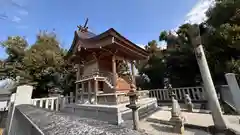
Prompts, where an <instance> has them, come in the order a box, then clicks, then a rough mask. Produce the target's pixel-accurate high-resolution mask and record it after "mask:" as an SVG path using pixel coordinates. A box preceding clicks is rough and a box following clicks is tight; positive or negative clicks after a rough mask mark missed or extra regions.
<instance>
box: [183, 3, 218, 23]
mask: <svg viewBox="0 0 240 135" xmlns="http://www.w3.org/2000/svg"><path fill="white" fill-rule="evenodd" d="M214 4H215V0H199V1H198V2H197V4H196V5H195V6H194V7H193V8H192V9H191V10H190V12H189V13H188V14H187V15H186V18H185V23H191V24H194V23H196V24H200V23H202V22H203V21H205V20H206V19H207V17H206V15H205V13H206V11H207V10H208V8H209V7H211V6H213V5H214Z"/></svg>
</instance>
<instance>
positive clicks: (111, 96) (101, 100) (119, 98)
mask: <svg viewBox="0 0 240 135" xmlns="http://www.w3.org/2000/svg"><path fill="white" fill-rule="evenodd" d="M138 92H139V99H143V98H149V91H147V90H143V91H138ZM97 98H98V104H109V105H113V104H124V103H128V102H129V97H128V96H127V93H126V92H119V93H116V94H115V93H106V94H99V95H98V97H97Z"/></svg>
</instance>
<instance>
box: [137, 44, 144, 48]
mask: <svg viewBox="0 0 240 135" xmlns="http://www.w3.org/2000/svg"><path fill="white" fill-rule="evenodd" d="M136 45H137V46H139V47H141V48H143V49H145V45H143V44H136Z"/></svg>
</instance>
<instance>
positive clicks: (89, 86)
mask: <svg viewBox="0 0 240 135" xmlns="http://www.w3.org/2000/svg"><path fill="white" fill-rule="evenodd" d="M91 94H92V90H91V80H88V102H89V103H90V101H91Z"/></svg>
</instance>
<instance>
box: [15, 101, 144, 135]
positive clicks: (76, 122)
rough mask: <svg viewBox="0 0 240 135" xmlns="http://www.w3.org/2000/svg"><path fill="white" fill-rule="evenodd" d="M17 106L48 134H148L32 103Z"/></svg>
mask: <svg viewBox="0 0 240 135" xmlns="http://www.w3.org/2000/svg"><path fill="white" fill-rule="evenodd" d="M17 108H18V109H19V110H20V111H21V112H22V113H24V114H25V115H26V116H27V117H28V118H30V119H31V120H32V121H33V122H34V123H35V124H36V125H37V126H38V127H39V128H40V129H41V130H42V131H43V132H44V133H45V134H46V135H147V134H146V133H144V132H137V131H134V130H132V129H130V128H126V127H123V126H116V125H111V124H108V123H107V122H103V121H98V120H93V119H89V118H80V117H77V116H74V115H71V114H65V113H60V112H52V111H49V110H46V109H41V108H37V107H34V106H31V105H20V106H17Z"/></svg>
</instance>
